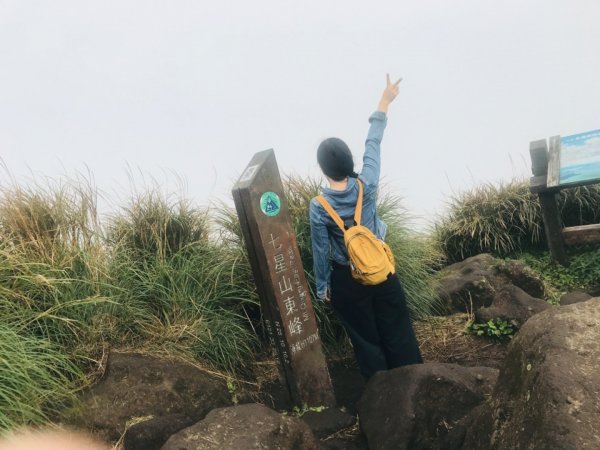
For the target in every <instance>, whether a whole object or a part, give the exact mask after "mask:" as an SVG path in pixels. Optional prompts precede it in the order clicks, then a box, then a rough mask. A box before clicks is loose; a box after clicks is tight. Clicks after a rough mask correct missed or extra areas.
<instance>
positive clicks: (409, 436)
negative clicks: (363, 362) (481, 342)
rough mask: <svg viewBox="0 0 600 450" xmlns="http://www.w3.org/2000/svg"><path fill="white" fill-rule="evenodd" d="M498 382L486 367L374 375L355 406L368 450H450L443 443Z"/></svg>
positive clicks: (433, 366)
mask: <svg viewBox="0 0 600 450" xmlns="http://www.w3.org/2000/svg"><path fill="white" fill-rule="evenodd" d="M497 376H498V370H496V369H492V368H489V367H462V366H458V365H456V364H443V363H426V364H416V365H411V366H404V367H399V368H397V369H393V370H389V371H383V372H378V373H377V374H375V375H374V376H373V377H372V378H371V379H370V380H369V383H368V384H367V387H366V389H365V392H364V394H363V396H362V398H361V399H360V401H359V404H358V410H359V417H360V425H361V428H362V430H363V432H364V434H365V435H366V438H367V441H368V444H369V449H371V450H377V449H382V450H388V449H395V450H401V449H412V450H419V449H428V450H438V449H439V450H441V449H444V450H452V449H451V448H449V447H445V446H443V445H442V439H443V438H444V436H445V435H446V434H447V433H448V431H449V430H450V429H452V428H453V427H454V425H455V424H456V423H457V422H458V421H459V420H460V419H461V418H462V417H463V416H465V415H467V414H468V413H469V412H470V411H471V410H472V409H473V408H475V407H476V406H477V405H479V404H480V403H482V402H483V401H484V399H485V396H486V395H488V394H489V393H490V392H491V391H492V388H493V385H494V383H495V381H496V377H497ZM455 448H456V447H455Z"/></svg>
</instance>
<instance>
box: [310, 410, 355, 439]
mask: <svg viewBox="0 0 600 450" xmlns="http://www.w3.org/2000/svg"><path fill="white" fill-rule="evenodd" d="M302 420H303V421H304V422H306V424H307V425H308V426H309V427H310V429H311V430H312V432H313V433H314V435H315V436H316V437H318V438H324V437H327V436H329V435H331V434H333V433H335V432H337V431H340V430H342V429H344V428H348V427H351V426H352V425H354V424H355V423H356V417H354V416H351V415H350V414H348V413H345V412H343V411H341V410H340V409H339V408H327V409H325V410H323V411H321V412H313V411H308V412H306V413H305V414H304V415H303V416H302Z"/></svg>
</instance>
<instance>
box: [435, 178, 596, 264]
mask: <svg viewBox="0 0 600 450" xmlns="http://www.w3.org/2000/svg"><path fill="white" fill-rule="evenodd" d="M558 206H559V209H560V211H561V216H562V220H563V222H564V224H565V226H574V225H584V224H589V223H596V222H599V221H600V186H598V185H592V186H585V187H577V188H571V189H565V190H562V191H560V194H559V195H558ZM435 235H436V238H437V240H438V241H439V243H440V245H441V248H442V249H443V251H444V253H445V255H446V257H447V259H448V261H449V262H457V261H462V260H463V259H465V258H468V257H469V256H474V255H476V254H478V253H492V254H494V255H497V256H507V255H510V254H512V253H515V252H519V251H527V250H535V249H541V248H543V247H544V246H545V235H544V229H543V222H542V217H541V210H540V206H539V201H538V198H537V195H535V194H532V193H531V192H530V191H529V182H528V181H525V180H513V181H511V182H509V183H501V184H483V185H480V186H477V187H475V188H473V189H471V190H469V191H466V192H463V193H460V194H458V195H456V196H454V197H452V199H451V200H450V203H449V207H448V213H447V214H446V215H445V216H444V217H442V218H441V219H440V220H439V221H438V222H437V224H436V226H435Z"/></svg>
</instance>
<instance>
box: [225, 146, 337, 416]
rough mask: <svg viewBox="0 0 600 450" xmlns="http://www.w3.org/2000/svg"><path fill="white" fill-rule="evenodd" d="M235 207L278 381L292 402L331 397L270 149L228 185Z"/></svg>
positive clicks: (322, 401)
mask: <svg viewBox="0 0 600 450" xmlns="http://www.w3.org/2000/svg"><path fill="white" fill-rule="evenodd" d="M233 198H234V202H235V207H236V210H237V214H238V217H239V219H240V224H241V228H242V232H243V236H244V241H245V243H246V248H247V250H248V257H249V260H250V264H251V266H252V272H253V274H254V279H255V281H256V286H257V290H258V294H259V297H260V300H261V310H262V313H263V318H264V322H265V325H266V328H267V331H268V333H269V337H270V339H271V344H272V345H273V346H274V347H275V350H276V353H277V356H278V359H279V362H280V369H281V373H282V375H283V377H282V378H283V381H284V382H285V384H286V387H287V389H288V393H289V395H290V397H291V399H292V401H293V402H294V404H296V405H297V406H300V407H302V406H304V405H308V406H318V405H325V406H333V405H335V397H334V393H333V388H332V385H331V379H330V377H329V371H328V370H327V364H326V362H325V356H324V354H323V349H322V346H321V340H320V337H319V332H318V329H317V323H316V319H315V315H314V311H313V307H312V303H311V299H310V290H309V288H308V283H307V281H306V277H305V276H304V269H303V267H302V261H301V260H300V252H299V250H298V244H297V241H296V236H295V235H294V232H293V228H292V223H291V220H290V217H289V213H288V206H287V201H286V198H285V195H284V192H283V184H282V182H281V178H280V176H279V170H278V168H277V162H276V160H275V153H274V152H273V150H265V151H263V152H259V153H256V154H255V155H254V157H253V158H252V160H251V161H250V163H249V164H248V166H247V167H246V169H245V170H244V172H243V173H242V176H241V177H240V179H239V180H238V182H237V183H236V185H235V186H234V188H233Z"/></svg>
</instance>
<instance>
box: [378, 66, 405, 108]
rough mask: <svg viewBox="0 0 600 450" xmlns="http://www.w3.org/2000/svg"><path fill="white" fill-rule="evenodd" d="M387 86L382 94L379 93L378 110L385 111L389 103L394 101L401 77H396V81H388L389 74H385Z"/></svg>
mask: <svg viewBox="0 0 600 450" xmlns="http://www.w3.org/2000/svg"><path fill="white" fill-rule="evenodd" d="M386 81H387V86H386V87H385V89H384V91H383V94H382V95H381V100H380V101H379V108H378V110H379V111H381V112H384V113H387V109H388V106H389V104H390V103H392V102H393V101H394V99H395V98H396V96H397V95H398V92H399V91H400V82H401V81H402V78H398V81H396V82H395V83H392V82H391V81H390V74H389V73H388V74H386Z"/></svg>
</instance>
